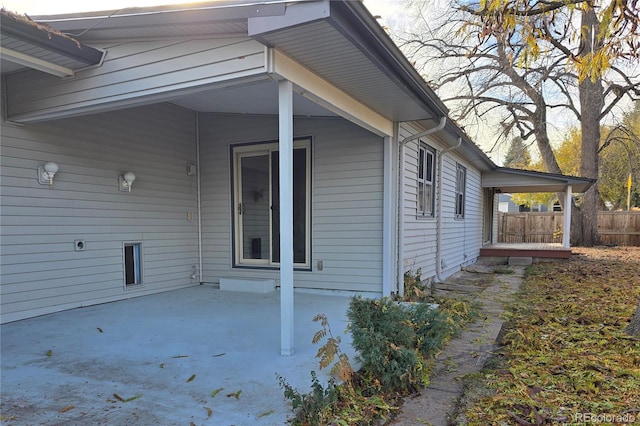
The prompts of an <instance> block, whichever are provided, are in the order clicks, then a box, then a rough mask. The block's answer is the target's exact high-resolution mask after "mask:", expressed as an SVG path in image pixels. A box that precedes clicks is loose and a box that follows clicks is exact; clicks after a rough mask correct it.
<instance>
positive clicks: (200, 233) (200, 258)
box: [196, 112, 204, 284]
mask: <svg viewBox="0 0 640 426" xmlns="http://www.w3.org/2000/svg"><path fill="white" fill-rule="evenodd" d="M201 170H202V169H201V168H200V114H199V113H197V112H196V179H197V180H196V183H197V191H198V206H197V208H198V279H199V280H200V284H202V283H203V282H204V278H203V276H202V186H201V180H200V175H201Z"/></svg>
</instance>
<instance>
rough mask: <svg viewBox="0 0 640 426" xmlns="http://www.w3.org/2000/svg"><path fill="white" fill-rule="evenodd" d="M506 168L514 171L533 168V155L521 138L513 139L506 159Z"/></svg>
mask: <svg viewBox="0 0 640 426" xmlns="http://www.w3.org/2000/svg"><path fill="white" fill-rule="evenodd" d="M504 166H505V167H511V168H513V169H524V170H526V169H529V168H530V167H531V154H530V153H529V148H528V147H527V146H526V145H525V144H524V141H523V140H522V138H521V137H520V136H517V137H515V138H513V139H511V144H510V145H509V150H508V151H507V154H506V155H505V157H504Z"/></svg>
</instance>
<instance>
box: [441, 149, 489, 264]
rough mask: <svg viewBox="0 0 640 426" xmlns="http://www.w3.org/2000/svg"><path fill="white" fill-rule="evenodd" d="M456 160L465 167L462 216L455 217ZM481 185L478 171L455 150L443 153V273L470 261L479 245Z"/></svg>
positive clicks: (474, 259)
mask: <svg viewBox="0 0 640 426" xmlns="http://www.w3.org/2000/svg"><path fill="white" fill-rule="evenodd" d="M457 163H459V164H461V165H462V166H464V167H466V169H467V183H466V192H465V214H464V219H457V218H455V188H456V166H457ZM482 197H483V189H482V187H481V183H480V173H479V171H478V170H476V169H474V168H472V167H471V165H470V164H467V163H465V161H464V160H463V159H462V158H460V157H459V156H458V155H457V154H456V152H455V151H452V152H450V153H448V154H447V155H445V158H444V175H443V192H442V219H443V220H442V230H441V234H440V235H441V250H442V259H443V266H442V271H443V275H445V276H446V275H450V274H451V273H453V272H456V271H458V270H460V267H461V266H465V265H468V264H470V263H474V262H475V261H476V259H477V258H478V256H479V254H480V248H481V247H482V218H483V211H482V209H483V202H482V201H483V199H482Z"/></svg>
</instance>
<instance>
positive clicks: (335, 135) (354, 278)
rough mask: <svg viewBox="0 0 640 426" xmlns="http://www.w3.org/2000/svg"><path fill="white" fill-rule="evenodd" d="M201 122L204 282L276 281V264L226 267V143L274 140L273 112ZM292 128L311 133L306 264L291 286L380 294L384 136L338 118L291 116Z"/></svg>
mask: <svg viewBox="0 0 640 426" xmlns="http://www.w3.org/2000/svg"><path fill="white" fill-rule="evenodd" d="M199 121H200V128H201V134H200V140H201V146H200V152H201V169H202V172H203V175H202V182H203V185H202V219H203V224H202V226H203V272H204V280H205V281H206V282H212V283H217V282H218V281H219V279H220V277H242V278H274V279H276V281H278V278H279V273H278V271H277V270H274V269H252V268H246V267H235V268H234V267H232V262H233V258H232V257H233V253H232V252H231V246H232V237H233V232H232V223H231V219H232V211H231V204H230V203H231V181H230V164H231V157H230V144H236V143H250V142H263V141H274V140H277V137H278V121H277V118H276V117H265V116H262V117H259V116H225V115H215V114H201V115H200V119H199ZM294 132H295V135H296V137H298V136H300V137H311V138H312V146H311V149H312V150H311V164H312V166H311V185H312V190H311V197H312V198H311V202H312V205H311V231H312V238H311V265H312V270H311V271H296V272H295V273H294V285H295V287H296V288H309V289H332V290H346V291H357V292H374V293H378V294H379V293H381V291H382V183H383V150H382V149H383V145H382V138H380V137H378V136H376V135H373V134H372V133H370V132H367V131H366V130H363V129H361V128H359V127H357V126H355V125H353V124H351V123H349V122H347V121H345V120H341V119H302V118H296V119H295V120H294ZM319 260H321V261H323V266H324V268H323V270H322V271H317V268H316V265H317V261H319Z"/></svg>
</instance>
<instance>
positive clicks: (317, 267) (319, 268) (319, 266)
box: [316, 260, 324, 271]
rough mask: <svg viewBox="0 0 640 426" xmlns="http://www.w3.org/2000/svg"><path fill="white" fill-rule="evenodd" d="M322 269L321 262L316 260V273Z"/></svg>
mask: <svg viewBox="0 0 640 426" xmlns="http://www.w3.org/2000/svg"><path fill="white" fill-rule="evenodd" d="M323 268H324V262H323V261H322V260H318V263H317V264H316V269H317V270H318V271H322V269H323Z"/></svg>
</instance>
